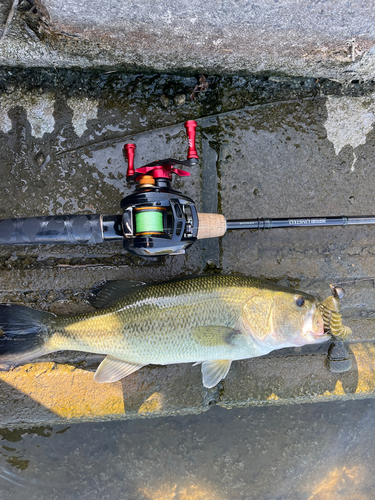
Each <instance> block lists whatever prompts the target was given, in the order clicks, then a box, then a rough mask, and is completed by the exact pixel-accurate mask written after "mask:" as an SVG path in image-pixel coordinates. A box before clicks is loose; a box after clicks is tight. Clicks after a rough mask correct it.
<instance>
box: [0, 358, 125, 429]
mask: <svg viewBox="0 0 375 500" xmlns="http://www.w3.org/2000/svg"><path fill="white" fill-rule="evenodd" d="M93 376H94V374H93V373H92V372H89V371H85V370H81V369H78V368H76V369H74V367H72V366H69V365H57V364H56V363H50V362H49V363H35V364H28V365H24V366H19V367H17V368H15V369H13V370H11V371H8V372H0V381H3V382H6V383H7V384H9V385H11V386H12V387H14V388H15V389H17V390H18V391H20V392H22V393H24V394H26V395H27V396H28V397H30V398H31V399H33V400H34V401H37V402H38V403H40V404H41V405H43V406H44V407H45V408H47V409H48V410H50V411H51V412H53V413H55V414H56V415H59V416H60V417H63V418H67V419H69V418H90V417H103V416H106V415H107V416H109V415H123V414H124V413H125V406H124V398H123V391H122V385H121V382H114V383H111V384H97V383H96V382H94V379H93Z"/></svg>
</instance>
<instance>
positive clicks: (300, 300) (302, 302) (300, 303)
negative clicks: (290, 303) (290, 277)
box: [295, 295, 305, 307]
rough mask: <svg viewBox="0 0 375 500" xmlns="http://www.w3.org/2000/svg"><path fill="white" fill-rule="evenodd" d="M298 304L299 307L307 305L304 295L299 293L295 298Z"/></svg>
mask: <svg viewBox="0 0 375 500" xmlns="http://www.w3.org/2000/svg"><path fill="white" fill-rule="evenodd" d="M295 302H296V305H297V306H298V307H303V306H304V305H305V299H304V297H302V295H297V296H296V298H295Z"/></svg>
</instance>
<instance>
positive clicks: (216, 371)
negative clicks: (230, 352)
mask: <svg viewBox="0 0 375 500" xmlns="http://www.w3.org/2000/svg"><path fill="white" fill-rule="evenodd" d="M231 364H232V361H228V360H227V359H219V360H216V361H203V363H202V376H203V385H204V386H205V387H207V388H208V389H210V388H211V387H215V385H216V384H218V383H219V382H220V380H223V378H225V377H226V376H227V374H228V372H229V368H230V365H231Z"/></svg>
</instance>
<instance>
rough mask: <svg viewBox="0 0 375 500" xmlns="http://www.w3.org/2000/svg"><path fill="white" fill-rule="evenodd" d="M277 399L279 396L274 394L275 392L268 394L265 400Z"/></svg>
mask: <svg viewBox="0 0 375 500" xmlns="http://www.w3.org/2000/svg"><path fill="white" fill-rule="evenodd" d="M278 399H279V396H276V394H274V393H272V394H271V396H268V398H267V401H277V400H278Z"/></svg>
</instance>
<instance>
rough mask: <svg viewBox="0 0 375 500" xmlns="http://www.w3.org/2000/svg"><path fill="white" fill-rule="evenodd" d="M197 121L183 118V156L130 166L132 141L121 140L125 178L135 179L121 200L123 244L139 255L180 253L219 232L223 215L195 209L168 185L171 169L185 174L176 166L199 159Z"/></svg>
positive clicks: (176, 172)
mask: <svg viewBox="0 0 375 500" xmlns="http://www.w3.org/2000/svg"><path fill="white" fill-rule="evenodd" d="M196 126H197V124H196V122H195V121H193V120H190V121H187V122H186V123H185V128H186V132H187V136H188V139H189V148H188V154H187V160H185V161H180V160H175V159H173V158H166V159H165V160H158V161H154V162H152V163H148V164H147V165H144V166H143V167H140V168H137V170H134V151H135V149H136V146H135V144H125V146H124V150H125V154H126V157H127V160H128V171H127V174H126V177H127V179H128V180H129V181H131V182H134V183H138V186H137V187H136V189H135V191H134V193H133V194H131V195H129V196H126V197H125V198H124V199H123V200H122V201H121V208H122V209H123V215H122V221H121V227H122V231H123V236H124V240H123V242H124V248H125V250H127V251H128V252H131V253H133V254H136V255H142V256H157V255H166V254H168V255H176V254H181V253H185V250H186V248H188V247H189V246H190V245H191V244H192V243H194V241H195V240H196V239H197V238H199V239H200V238H207V237H210V236H222V235H223V234H224V233H225V219H224V217H223V216H222V215H218V214H198V213H197V210H196V208H195V204H194V201H193V200H192V199H191V198H189V197H188V196H185V195H183V194H182V193H181V192H180V191H176V190H174V189H172V188H171V179H172V174H174V175H178V176H180V177H185V176H189V175H190V173H189V172H187V171H186V170H181V169H180V168H177V167H180V166H184V167H192V166H194V165H197V164H198V158H199V157H198V154H197V151H196V149H195V129H196Z"/></svg>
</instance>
